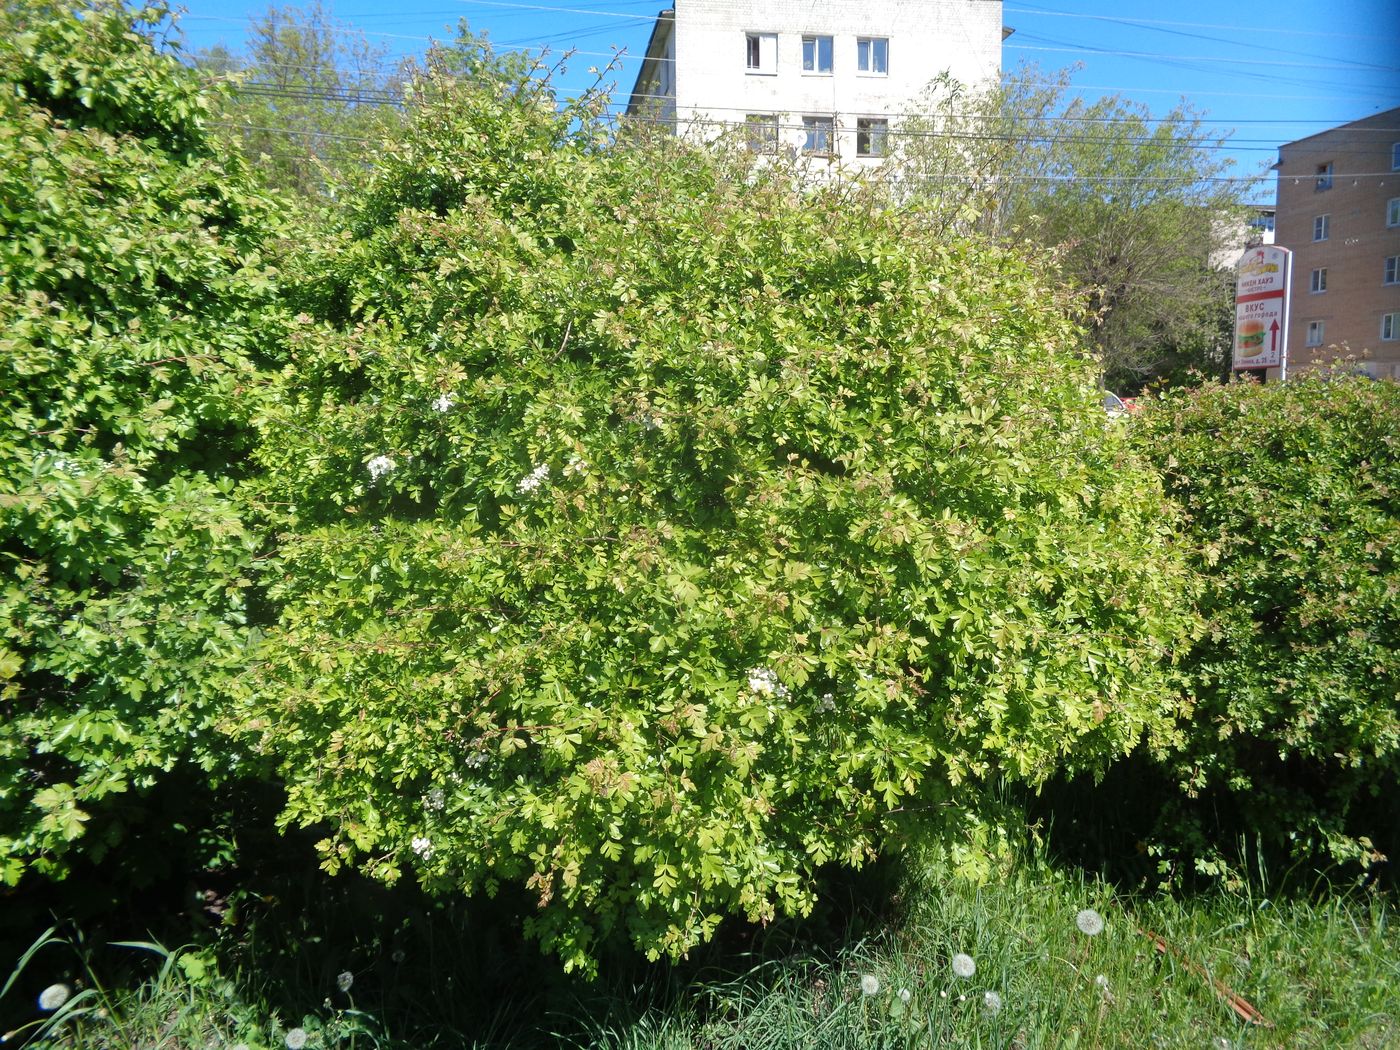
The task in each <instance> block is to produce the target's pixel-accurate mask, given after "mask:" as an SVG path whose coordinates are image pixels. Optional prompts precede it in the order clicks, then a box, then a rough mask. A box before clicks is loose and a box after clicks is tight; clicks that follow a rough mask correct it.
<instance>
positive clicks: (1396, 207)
mask: <svg viewBox="0 0 1400 1050" xmlns="http://www.w3.org/2000/svg"><path fill="white" fill-rule="evenodd" d="M1385 224H1386V225H1387V226H1400V197H1391V198H1390V200H1388V201H1386V202H1385Z"/></svg>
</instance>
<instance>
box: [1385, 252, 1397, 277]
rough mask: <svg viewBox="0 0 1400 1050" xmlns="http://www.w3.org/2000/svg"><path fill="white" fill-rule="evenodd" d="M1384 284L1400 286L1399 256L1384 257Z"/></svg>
mask: <svg viewBox="0 0 1400 1050" xmlns="http://www.w3.org/2000/svg"><path fill="white" fill-rule="evenodd" d="M1385 283H1386V284H1400V255H1387V256H1386V257H1385Z"/></svg>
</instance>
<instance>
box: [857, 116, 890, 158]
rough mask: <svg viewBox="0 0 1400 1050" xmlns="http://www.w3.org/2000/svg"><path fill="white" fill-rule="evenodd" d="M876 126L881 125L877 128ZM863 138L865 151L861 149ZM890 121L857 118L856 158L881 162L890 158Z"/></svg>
mask: <svg viewBox="0 0 1400 1050" xmlns="http://www.w3.org/2000/svg"><path fill="white" fill-rule="evenodd" d="M875 125H879V126H878V127H876V126H875ZM862 138H863V139H864V145H865V149H864V150H862V149H861V144H862ZM889 143H890V121H889V118H888V117H857V118H856V156H857V157H867V158H870V159H874V160H879V159H882V158H884V157H887V156H889V152H890V150H889Z"/></svg>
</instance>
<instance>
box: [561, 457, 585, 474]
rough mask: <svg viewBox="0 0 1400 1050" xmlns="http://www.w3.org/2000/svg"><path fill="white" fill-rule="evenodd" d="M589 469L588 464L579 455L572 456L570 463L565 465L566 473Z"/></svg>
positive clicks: (578, 472) (577, 472)
mask: <svg viewBox="0 0 1400 1050" xmlns="http://www.w3.org/2000/svg"><path fill="white" fill-rule="evenodd" d="M587 469H588V464H587V463H585V462H584V461H583V460H582V459H580V458H579V457H578V456H570V457H569V462H568V465H567V466H565V467H564V473H565V474H582V473H583V472H584V471H585V470H587Z"/></svg>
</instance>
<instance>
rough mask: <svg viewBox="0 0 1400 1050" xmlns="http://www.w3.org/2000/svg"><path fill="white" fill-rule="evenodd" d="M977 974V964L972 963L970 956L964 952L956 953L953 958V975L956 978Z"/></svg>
mask: <svg viewBox="0 0 1400 1050" xmlns="http://www.w3.org/2000/svg"><path fill="white" fill-rule="evenodd" d="M976 972H977V964H976V963H975V962H973V961H972V956H970V955H968V954H967V953H966V952H958V954H957V955H955V956H953V975H954V976H956V977H971V976H972V975H973V974H974V973H976Z"/></svg>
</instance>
